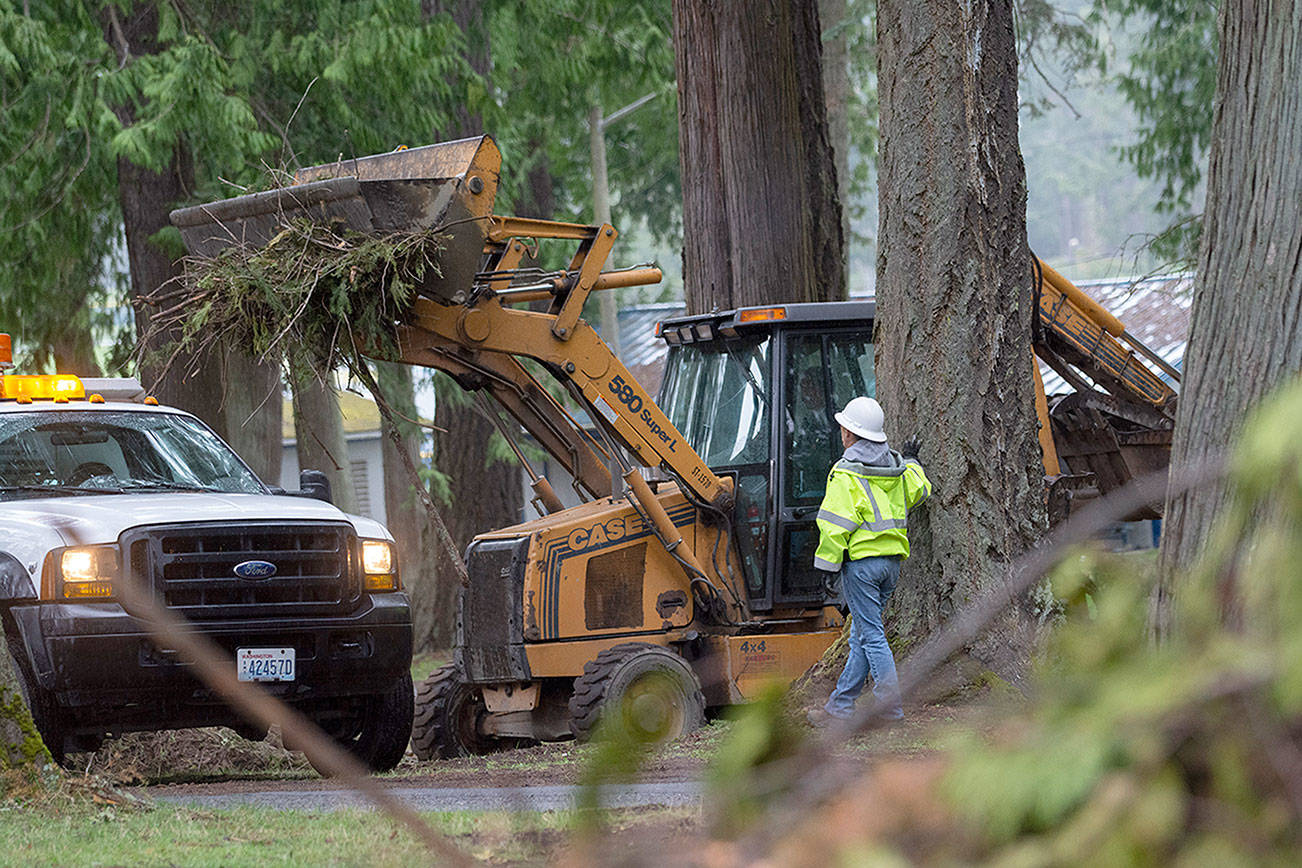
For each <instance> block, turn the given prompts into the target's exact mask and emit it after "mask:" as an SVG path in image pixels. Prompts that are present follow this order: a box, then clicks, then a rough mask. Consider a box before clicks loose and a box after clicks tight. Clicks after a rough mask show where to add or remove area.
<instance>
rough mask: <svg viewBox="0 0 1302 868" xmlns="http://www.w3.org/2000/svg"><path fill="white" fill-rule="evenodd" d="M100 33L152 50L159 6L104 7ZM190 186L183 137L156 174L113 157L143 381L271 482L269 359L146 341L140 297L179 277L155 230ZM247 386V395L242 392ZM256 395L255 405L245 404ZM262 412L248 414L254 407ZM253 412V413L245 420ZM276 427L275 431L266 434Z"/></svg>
mask: <svg viewBox="0 0 1302 868" xmlns="http://www.w3.org/2000/svg"><path fill="white" fill-rule="evenodd" d="M102 14H103V21H104V38H105V39H106V40H107V41H108V43H109V44H110V45H111V46H112V47H113V49H114V51H116V52H117V53H118V57H119V60H120V62H121V63H122V64H123V65H124V66H125V65H126V64H129V63H132V62H135V58H138V57H140V56H144V55H150V54H157V53H158V52H159V51H161V50H162V46H161V45H160V44H159V41H158V4H156V3H138V4H136V5H135V6H134V7H132V9H131V11H130V13H129V14H127V15H126V16H125V17H121V16H119V14H118V10H116V9H114V8H108V9H106V10H105V11H104V12H103V13H102ZM115 111H116V114H117V117H118V120H119V121H121V123H122V124H123V125H128V126H129V125H130V124H131V123H133V122H134V113H133V110H132V107H131V105H130V104H124V105H121V106H118V107H117V108H116V109H115ZM193 189H194V167H193V165H192V161H191V156H190V154H189V152H188V150H187V149H186V147H185V145H184V143H181V144H178V145H177V146H176V148H175V149H174V150H173V154H172V159H171V162H170V163H169V164H168V165H167V167H166V168H164V169H163V170H162V171H158V172H154V171H151V170H149V169H146V168H143V167H141V166H137V165H135V164H134V163H132V162H131V161H129V160H127V159H126V158H125V157H123V158H120V159H119V160H118V190H119V197H120V199H121V205H122V221H123V226H124V229H125V233H126V241H127V259H128V263H129V267H130V273H131V291H130V296H131V299H132V302H133V304H135V305H136V310H135V324H136V335H137V337H138V338H139V339H140V340H141V341H142V346H141V360H142V364H141V369H140V374H141V380H142V381H143V382H144V385H145V387H146V388H147V389H148V390H149V391H151V392H152V393H153V394H154V395H155V397H157V398H158V400H159V401H161V402H162V403H164V404H167V405H169V406H173V407H180V408H181V409H183V410H188V411H189V412H191V413H193V414H194V415H196V416H198V417H199V418H200V419H203V420H204V421H205V422H207V423H208V425H209V426H211V427H212V429H213V430H214V431H216V432H217V433H218V435H220V436H221V437H222V438H223V439H225V440H227V441H228V442H231V443H232V445H233V446H235V447H236V451H238V452H240V454H241V455H242V456H244V457H245V459H246V460H248V461H249V463H250V464H251V465H252V466H253V468H254V470H256V471H257V472H258V473H259V475H261V476H262V478H263V479H266V480H268V481H271V482H273V483H274V482H275V480H276V479H277V478H278V477H279V475H280V444H279V440H280V430H279V429H280V413H281V411H280V402H279V400H271V401H266V402H265V403H264V402H262V398H264V397H265V396H266V395H267V394H268V393H269V392H270V390H271V389H272V388H273V384H274V383H275V382H276V381H277V380H278V379H279V376H280V375H279V369H278V367H277V365H276V364H275V363H274V362H273V363H269V364H258V363H257V362H255V361H254V360H253V359H252V358H249V357H248V355H247V354H246V353H244V352H243V351H241V350H240V349H238V348H232V349H231V350H229V351H211V352H207V353H204V354H202V355H201V356H193V355H189V354H182V355H181V356H179V357H178V358H177V359H176V360H175V361H174V362H173V363H172V364H171V365H170V366H168V365H167V364H166V360H167V359H168V358H169V357H170V355H171V350H170V349H169V348H168V344H170V343H172V342H173V341H175V340H177V339H178V338H179V333H178V332H176V331H173V332H171V333H168V334H157V335H153V336H152V338H151V339H150V340H149V341H147V342H146V341H145V340H144V338H145V336H146V335H147V334H148V333H149V318H150V315H151V311H150V310H149V309H148V308H146V307H143V306H141V305H140V304H139V303H138V302H139V299H140V298H141V297H142V296H145V295H148V294H149V293H151V292H153V291H154V290H156V289H158V288H159V287H160V286H162V285H163V284H165V283H167V282H168V281H170V280H176V279H179V278H180V276H181V273H182V267H181V263H180V261H179V258H178V256H177V255H174V253H175V252H174V251H171V250H168V249H167V248H166V247H164V246H162V245H161V244H159V243H158V241H157V240H155V236H156V235H157V233H159V232H160V231H162V230H164V229H168V228H170V227H171V221H170V220H169V219H168V215H169V214H170V213H171V210H172V208H174V207H175V206H176V205H177V204H178V203H180V202H182V201H184V200H185V199H186V198H187V197H188V196H189V195H190V193H191V191H192V190H193ZM228 383H231V384H237V385H236V388H237V390H239V393H238V394H232V395H231V400H230V401H228V400H227V394H226V385H227V384H228ZM246 392H247V394H246ZM250 401H255V402H256V403H252V404H251V403H250ZM259 406H260V407H261V409H260V410H258V411H257V412H256V414H255V413H254V412H253V411H254V409H255V408H257V407H259ZM251 415H252V416H253V418H250V417H251ZM271 432H274V433H271Z"/></svg>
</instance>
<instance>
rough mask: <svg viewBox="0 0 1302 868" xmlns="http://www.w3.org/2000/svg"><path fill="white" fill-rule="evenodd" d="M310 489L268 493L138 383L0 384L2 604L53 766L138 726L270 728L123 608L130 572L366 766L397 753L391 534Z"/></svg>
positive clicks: (403, 613)
mask: <svg viewBox="0 0 1302 868" xmlns="http://www.w3.org/2000/svg"><path fill="white" fill-rule="evenodd" d="M0 338H3V336H0ZM7 344H8V341H7V340H3V341H0V354H3V355H7V353H5V351H6V350H7V349H8V347H7ZM6 361H8V360H7V359H5V358H0V363H2V362H6ZM316 477H319V478H320V480H322V481H323V479H324V477H323V476H322V475H321V474H316ZM304 481H305V482H307V483H312V482H314V481H315V478H314V477H313V476H312V472H311V471H307V472H305V474H304ZM304 487H307V488H309V489H313V490H311V491H307V492H296V493H290V494H287V493H286V492H284V491H281V490H279V489H272V488H269V487H268V486H266V485H264V484H263V483H262V482H261V481H260V480H259V479H258V477H257V476H256V475H255V474H254V473H253V472H252V471H251V470H250V469H249V468H248V467H247V466H246V465H245V464H244V462H242V461H241V460H240V459H239V457H238V456H237V455H236V454H235V453H234V452H233V451H232V450H231V449H230V448H229V447H228V446H227V445H226V444H225V443H223V442H222V441H221V440H220V439H219V438H218V437H217V436H216V435H215V434H214V433H213V432H212V431H211V430H210V429H209V428H208V427H207V426H205V425H204V424H203V423H202V422H201V421H199V420H198V419H197V418H195V417H194V416H191V415H189V414H188V413H184V412H181V411H180V410H176V409H172V408H168V407H163V406H159V405H158V403H157V402H156V401H154V400H153V399H152V398H147V397H146V396H145V394H144V392H143V390H141V388H140V385H139V383H137V382H136V381H135V380H121V379H114V380H90V379H87V380H84V381H83V380H80V379H78V378H77V377H72V376H67V375H50V376H15V375H9V376H4V377H0V616H3V625H4V633H5V637H6V639H7V642H8V651H9V654H10V656H11V657H12V658H13V661H14V665H15V669H16V671H17V674H18V676H19V681H20V683H21V686H22V687H23V689H24V693H25V696H26V698H27V700H28V702H29V704H30V705H31V708H32V712H33V716H34V718H35V720H36V724H37V728H38V729H39V730H40V732H41V735H42V737H43V739H44V741H45V743H46V745H47V746H48V747H49V748H50V750H51V752H52V754H53V755H54V756H55V758H56V759H61V758H62V757H63V755H64V753H65V751H71V750H86V749H94V748H95V747H96V746H98V744H99V743H100V742H101V741H102V739H103V738H104V737H105V736H106V735H112V734H117V733H121V732H126V731H131V730H161V729H176V728H181V727H192V726H216V725H226V726H231V727H233V728H235V729H236V731H237V732H240V733H241V734H242V735H245V736H246V737H253V738H260V737H261V736H262V735H264V734H265V733H261V732H259V731H258V730H257V729H256V728H255V727H253V726H251V725H249V724H247V723H245V722H244V721H242V720H241V719H240V718H239V716H238V715H236V714H235V713H234V712H232V711H231V710H230V709H229V708H227V707H226V705H225V704H223V703H222V702H221V700H219V699H218V698H217V697H216V696H214V694H213V693H212V691H211V690H209V689H208V688H207V687H206V686H205V685H203V684H202V683H200V682H199V680H198V679H197V678H196V677H195V676H193V675H192V674H191V672H190V670H189V667H188V666H186V665H185V664H183V663H181V662H179V661H178V660H177V659H176V654H175V653H174V652H173V651H170V650H169V649H167V648H166V647H162V646H160V645H159V644H158V643H156V642H155V641H154V640H153V639H152V638H151V637H150V636H149V634H148V632H147V631H146V630H145V628H144V626H143V625H142V623H141V621H140V620H138V619H137V618H135V617H133V616H132V613H131V611H130V610H129V609H127V608H124V607H123V605H122V604H121V603H120V602H118V600H117V599H116V597H115V594H114V586H115V584H116V583H117V582H119V581H123V580H124V577H128V576H134V577H135V579H136V580H138V581H141V582H143V583H145V585H146V586H147V587H148V588H150V589H151V590H152V592H153V594H154V596H155V599H156V600H157V601H158V602H160V603H162V604H163V605H165V606H167V607H168V608H169V609H171V610H172V611H173V612H176V613H178V614H180V615H182V616H184V617H185V618H186V619H188V620H189V621H190V622H191V623H192V624H194V625H196V626H198V627H199V628H200V630H201V631H202V632H203V633H204V634H206V635H207V636H208V637H209V638H211V639H212V640H213V641H214V642H216V643H217V644H218V645H219V646H221V647H222V648H224V649H225V650H226V651H228V652H229V653H230V655H231V658H232V661H233V665H235V666H236V667H237V670H238V674H239V677H240V678H241V679H243V680H249V681H261V682H265V684H264V686H265V687H266V688H267V689H268V690H270V691H271V692H272V693H274V694H276V695H277V696H279V697H280V698H282V699H284V700H285V701H287V702H289V703H291V704H292V705H294V706H296V707H298V708H299V709H300V710H301V711H303V712H304V713H305V714H307V715H308V716H309V717H310V718H312V719H313V720H315V721H316V722H317V723H318V724H319V725H320V726H321V727H322V728H323V729H324V730H325V731H326V732H328V733H330V734H331V735H332V736H333V737H334V738H335V739H336V740H338V742H339V743H340V744H342V745H343V746H345V747H346V748H348V749H349V750H351V751H352V752H353V753H354V754H355V755H356V756H357V757H358V758H359V759H361V760H362V761H363V762H365V763H366V764H367V765H369V766H370V767H371V768H372V769H374V770H377V771H379V770H386V769H390V768H392V767H393V766H395V765H397V764H398V761H399V760H401V758H402V756H403V753H404V752H405V750H406V747H407V742H408V739H409V738H410V734H411V726H412V708H413V704H412V703H413V699H412V682H411V674H410V664H411V645H412V633H411V610H410V605H409V602H408V598H407V595H406V594H405V593H404V592H403V591H402V586H401V583H400V581H399V575H398V561H397V552H396V551H395V550H394V546H393V538H392V537H391V536H390V535H389V533H388V531H387V530H386V529H385V528H384V527H383V526H382V525H380V524H379V523H378V522H375V521H372V520H370V519H367V518H363V517H360V516H355V515H345V514H344V513H342V512H340V511H339V510H338V509H336V508H335V507H334V506H333V505H331V504H330V503H329V502H327V501H328V497H329V495H328V486H326V485H324V484H320V483H318V484H315V485H305V486H304ZM320 497H324V498H325V500H323V499H317V498H320Z"/></svg>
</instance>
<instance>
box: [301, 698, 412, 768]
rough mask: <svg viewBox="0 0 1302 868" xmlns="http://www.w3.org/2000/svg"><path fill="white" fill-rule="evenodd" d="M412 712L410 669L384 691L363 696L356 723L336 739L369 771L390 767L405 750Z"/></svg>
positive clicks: (409, 736)
mask: <svg viewBox="0 0 1302 868" xmlns="http://www.w3.org/2000/svg"><path fill="white" fill-rule="evenodd" d="M414 713H415V702H414V695H413V693H412V684H411V673H407V674H406V675H403V676H402V677H401V678H399V679H398V680H397V681H395V682H394V683H393V685H392V686H391V687H390V688H389V689H388V690H386V691H385V692H384V693H381V694H378V695H376V696H371V697H367V700H366V702H365V703H364V704H363V705H362V710H361V715H360V718H359V719H358V720H357V721H356V724H355V725H354V726H353V727H352V728H351V730H350V731H349V733H348V734H347V735H346V736H344V737H342V738H337V739H336V741H338V742H339V746H340V747H342V748H343V749H344V750H346V751H348V752H349V753H351V754H352V755H353V756H355V757H357V759H358V760H360V761H361V762H362V763H363V764H364V765H365V766H366V767H367V768H368V769H370V770H371V771H373V772H387V771H390V770H391V769H393V768H394V766H396V765H398V763H400V762H402V757H403V755H404V754H405V753H407V742H408V741H410V740H411V725H412V717H413V715H414ZM317 771H318V772H321V774H326V772H324V771H322V770H321V769H319V768H318V769H317Z"/></svg>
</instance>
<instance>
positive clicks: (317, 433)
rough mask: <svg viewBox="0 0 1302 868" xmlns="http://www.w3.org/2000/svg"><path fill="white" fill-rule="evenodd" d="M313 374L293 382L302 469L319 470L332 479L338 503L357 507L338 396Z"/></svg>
mask: <svg viewBox="0 0 1302 868" xmlns="http://www.w3.org/2000/svg"><path fill="white" fill-rule="evenodd" d="M325 377H326V379H325V380H322V379H320V378H318V377H315V376H312V375H310V374H308V375H304V376H303V377H302V378H301V379H299V380H298V381H297V382H295V383H294V437H295V440H296V451H297V453H298V466H299V469H300V470H320V471H321V472H322V473H324V474H325V475H326V478H327V479H329V480H330V490H331V493H332V494H333V495H334V503H335V506H338V507H339V508H340V509H342V510H343V511H344V512H356V511H357V493H356V491H355V490H354V488H353V474H352V464H351V462H350V461H349V459H348V441H347V440H346V439H345V438H344V421H343V416H342V415H340V412H339V396H338V395H336V394H335V390H334V387H333V386H331V385H330V382H329V374H326V375H325Z"/></svg>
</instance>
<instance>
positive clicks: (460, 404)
mask: <svg viewBox="0 0 1302 868" xmlns="http://www.w3.org/2000/svg"><path fill="white" fill-rule="evenodd" d="M422 8H423V9H424V11H425V12H426V14H433V13H435V12H443V11H446V12H447V13H448V14H449V15H451V17H452V20H453V22H455V23H456V25H457V27H459V28H460V29H461V32H462V33H463V34H465V45H466V62H467V63H468V64H469V65H470V68H471V69H473V70H474V71H475V72H476V73H478V74H479V75H480V76H482V77H484V78H487V77H488V74H489V71H490V67H491V65H490V58H491V51H490V46H489V44H488V38H487V34H486V30H485V28H484V25H483V17H482V13H481V10H480V4H479V2H477V0H427V2H426V3H425V4H424V5H423V7H422ZM454 120H455V124H454V125H453V127H452V128H451V129H448V130H443V131H440V136H439V138H460V137H462V136H474V135H479V134H480V133H482V132H483V120H482V118H480V117H479V116H478V115H475V114H473V113H471V112H469V111H461V112H460V113H459V114H458V115H457V116H456V117H455V119H454ZM530 181H531V185H530V186H531V187H532V181H533V179H532V178H531V179H530ZM531 192H532V191H531ZM435 399H436V402H437V403H436V408H435V418H434V421H435V424H436V425H437V426H438V427H439V428H442V429H444V431H445V432H446V433H443V432H442V431H441V432H438V433H436V434H435V435H434V466H435V468H436V469H437V470H438V471H439V472H440V473H442V474H443V476H444V477H445V478H446V480H447V493H448V499H447V501H445V504H446V505H447V506H448V507H449V508H448V509H446V510H444V511H443V518H444V522H445V523H446V524H447V527H448V532H449V533H450V534H451V535H452V539H453V541H454V542H455V543H456V546H457V549H458V550H460V551H462V552H464V551H465V548H466V546H467V545H469V544H470V540H471V539H473V538H474V536H475V534H477V533H480V532H481V531H486V530H492V529H494V528H498V527H504V526H506V525H509V524H514V523H516V522H517V521H519V520H520V511H521V509H522V507H523V504H524V494H523V484H522V482H521V475H520V468H519V467H517V466H516V464H515V462H514V461H490V459H489V457H488V444H489V443H490V442H491V441H492V440H493V439H494V438H495V437H497V433H496V431H495V430H494V428H493V426H492V424H491V423H490V422H489V421H488V420H487V419H485V418H483V417H482V416H481V415H480V414H479V413H478V412H477V410H476V408H475V407H474V405H473V402H472V401H470V400H468V399H467V397H466V395H465V393H464V392H462V390H461V387H460V386H458V385H457V384H456V383H455V382H454V381H453V380H452V379H451V378H450V377H447V376H444V375H442V374H436V375H435ZM427 539H428V540H430V541H431V544H432V540H433V537H432V535H429V534H427ZM454 582H455V579H454V573H453V572H452V570H451V569H444V570H442V571H441V582H440V584H439V586H438V587H437V589H436V590H435V592H434V594H433V600H432V601H431V602H430V603H429V604H428V605H432V606H433V607H434V609H433V612H434V618H433V625H432V629H431V632H430V636H429V638H428V640H426V642H425V643H422V638H421V637H420V636H418V637H417V640H416V641H417V644H428V645H429V646H430V647H440V646H441V647H448V646H450V645H451V644H452V638H453V625H454V621H455V618H456V609H455V606H454V605H451V604H450V603H449V601H453V600H455V599H456V597H455V585H454ZM418 605H419V606H425V605H427V603H426V602H424V601H420V602H419V604H418Z"/></svg>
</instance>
